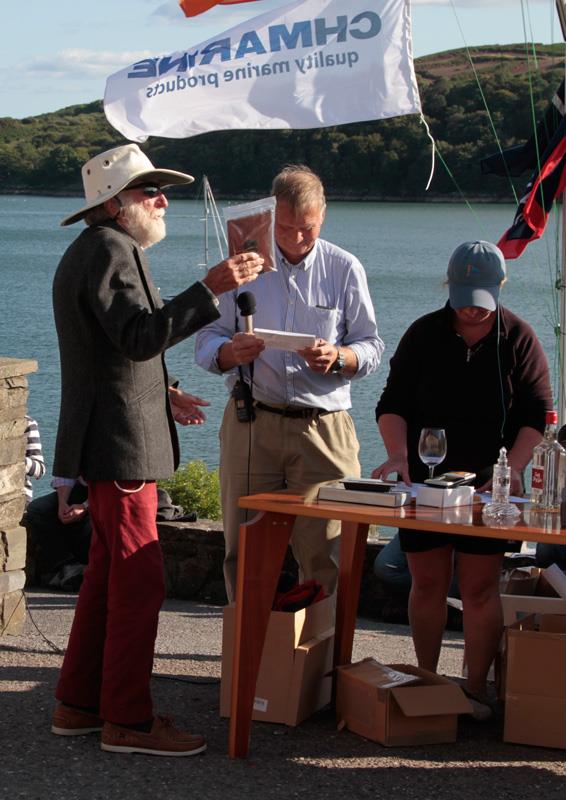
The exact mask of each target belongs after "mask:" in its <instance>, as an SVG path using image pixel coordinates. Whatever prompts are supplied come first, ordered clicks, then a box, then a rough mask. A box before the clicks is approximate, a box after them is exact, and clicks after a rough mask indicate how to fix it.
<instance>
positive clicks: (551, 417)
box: [545, 411, 558, 425]
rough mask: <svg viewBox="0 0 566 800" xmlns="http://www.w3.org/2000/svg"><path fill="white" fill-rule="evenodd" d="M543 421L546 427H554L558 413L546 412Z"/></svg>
mask: <svg viewBox="0 0 566 800" xmlns="http://www.w3.org/2000/svg"><path fill="white" fill-rule="evenodd" d="M545 419H546V424H547V425H556V424H557V422H558V411H547V412H546V417H545Z"/></svg>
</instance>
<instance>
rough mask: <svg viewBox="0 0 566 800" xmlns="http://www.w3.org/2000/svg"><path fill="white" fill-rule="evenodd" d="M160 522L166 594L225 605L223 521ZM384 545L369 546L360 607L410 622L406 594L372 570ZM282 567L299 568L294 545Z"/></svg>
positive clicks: (363, 612)
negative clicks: (398, 592) (394, 591)
mask: <svg viewBox="0 0 566 800" xmlns="http://www.w3.org/2000/svg"><path fill="white" fill-rule="evenodd" d="M157 528H158V531H159V541H160V542H161V547H162V550H163V558H164V563H165V582H166V587H167V596H168V597H178V598H181V599H186V600H188V599H191V600H202V601H203V602H205V603H212V604H215V605H224V604H225V603H226V592H225V590H224V578H223V575H222V561H223V559H224V536H223V533H222V523H221V522H211V521H210V520H199V521H198V522H159V523H158V525H157ZM381 547H383V545H382V544H379V543H374V542H368V544H367V546H366V552H365V559H364V569H363V573H362V584H361V588H360V602H359V606H358V613H359V614H360V616H363V617H367V618H370V619H387V620H388V621H390V622H407V603H406V598H401V597H394V596H392V595H391V590H390V589H389V588H388V587H387V586H386V585H385V584H384V583H383V581H381V580H379V578H377V576H376V575H375V574H374V572H373V562H374V561H375V558H376V556H377V554H378V552H379V550H380V549H381ZM283 570H284V571H285V572H287V573H290V574H292V575H295V576H296V574H297V567H296V563H295V560H294V558H293V556H292V553H291V551H290V550H288V552H287V558H286V560H285V563H284V565H283Z"/></svg>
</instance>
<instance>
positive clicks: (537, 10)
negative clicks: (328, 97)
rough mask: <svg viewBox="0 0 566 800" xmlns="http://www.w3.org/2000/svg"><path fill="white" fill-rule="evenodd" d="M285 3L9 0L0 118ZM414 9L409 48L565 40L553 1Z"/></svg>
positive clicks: (79, 99)
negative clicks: (201, 9) (206, 7)
mask: <svg viewBox="0 0 566 800" xmlns="http://www.w3.org/2000/svg"><path fill="white" fill-rule="evenodd" d="M288 1H289V0H260V2H257V3H249V4H248V3H244V4H242V5H233V6H218V7H217V8H215V9H212V10H210V11H208V12H206V13H205V14H202V15H201V16H199V17H193V18H192V19H187V18H185V16H184V15H183V13H182V12H181V10H180V9H179V6H178V2H177V0H20V2H6V0H5V2H4V4H3V5H4V8H3V9H2V11H3V14H2V48H1V49H0V117H17V118H21V117H27V116H34V115H36V114H42V113H45V112H48V111H56V110H57V109H60V108H64V107H65V106H69V105H74V104H75V103H87V102H90V101H92V100H98V99H101V98H102V96H103V94H104V86H105V83H106V78H107V76H108V75H110V74H112V73H113V72H116V71H117V70H118V69H121V68H122V67H124V66H127V65H128V64H131V63H133V62H134V61H136V60H138V59H140V58H145V57H147V56H149V55H161V54H164V53H170V52H174V51H176V50H183V49H185V48H187V47H189V46H190V45H193V44H198V43H199V42H201V41H203V40H205V39H208V38H209V37H211V36H214V35H216V34H218V33H221V32H222V31H224V30H226V29H227V28H230V27H232V26H233V25H235V24H237V23H238V22H240V21H241V20H244V19H246V18H250V17H253V16H255V15H256V14H260V13H261V12H262V11H265V10H268V9H269V8H275V7H278V6H282V5H285V4H286V3H287V2H288ZM412 16H413V50H414V54H415V56H421V55H426V54H428V53H435V52H440V51H442V50H449V49H451V48H455V47H463V46H464V44H465V43H467V44H468V45H479V44H510V43H514V42H524V41H525V36H526V38H527V40H528V41H537V42H545V43H550V42H561V41H562V32H561V30H560V26H559V23H558V20H557V15H556V12H555V0H413V13H412ZM525 29H526V31H527V33H526V34H525ZM462 34H463V35H462ZM463 36H464V38H463Z"/></svg>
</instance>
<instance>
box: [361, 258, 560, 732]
mask: <svg viewBox="0 0 566 800" xmlns="http://www.w3.org/2000/svg"><path fill="white" fill-rule="evenodd" d="M505 272H506V270H505V260H504V258H503V254H502V253H501V251H500V250H499V248H498V247H496V246H495V245H493V244H490V243H489V242H466V243H465V244H462V245H460V247H458V248H457V249H456V251H455V252H454V253H453V255H452V257H451V258H450V262H449V265H448V293H449V300H448V303H447V304H446V305H445V306H444V308H441V309H439V310H438V311H434V312H433V313H430V314H427V315H426V316H424V317H421V318H420V319H418V320H417V321H416V322H414V323H413V324H412V325H411V326H410V328H409V329H408V331H407V332H406V333H405V334H404V335H403V337H402V339H401V341H400V343H399V346H398V347H397V350H396V352H395V354H394V355H393V358H392V359H391V369H390V373H389V377H388V379H387V385H386V387H385V389H384V391H383V394H382V395H381V398H380V400H379V403H378V405H377V409H376V418H377V420H378V424H379V430H380V433H381V435H382V437H383V441H384V444H385V447H386V450H387V455H388V458H387V461H385V463H383V464H381V465H380V466H379V467H377V469H375V470H374V471H373V473H372V476H373V477H374V478H388V477H389V476H390V475H391V474H392V473H397V474H398V475H399V477H400V478H401V479H402V480H404V481H406V482H407V483H410V482H411V481H422V480H423V479H424V478H425V477H426V467H425V466H424V464H422V463H421V461H420V459H419V455H418V441H419V435H420V431H421V429H422V428H424V427H429V426H430V427H437V428H444V429H445V431H446V440H447V445H448V449H447V454H446V459H445V461H444V462H443V468H444V469H447V470H468V471H471V472H475V473H476V475H477V476H478V478H477V483H476V486H477V488H478V489H479V490H480V491H486V490H487V489H488V488H489V487H490V485H491V470H492V467H493V464H494V463H495V462H496V461H497V458H498V454H499V450H500V448H501V447H502V446H504V447H506V448H507V451H508V460H509V465H510V467H511V493H512V494H519V493H521V490H522V475H521V473H522V471H523V469H524V468H525V466H526V465H527V464H528V462H529V461H530V459H531V455H532V450H533V447H534V446H535V445H536V444H538V442H539V441H540V439H541V435H542V432H543V431H544V425H545V412H546V411H547V410H548V409H551V408H552V392H551V388H550V380H549V372H548V365H547V362H546V358H545V355H544V352H543V349H542V347H541V345H540V343H539V341H538V339H537V337H536V335H535V333H534V331H533V330H532V328H531V327H530V326H529V325H528V324H527V323H526V322H524V321H523V320H522V319H520V318H519V317H517V316H516V315H515V314H513V313H511V312H510V311H509V310H508V309H506V308H504V307H503V306H501V305H499V292H500V288H501V285H502V283H503V281H504V279H505ZM399 538H400V543H401V548H402V550H403V551H404V552H405V553H406V554H407V560H408V563H409V569H410V571H411V576H412V587H411V593H410V596H409V620H410V624H411V632H412V636H413V643H414V646H415V652H416V655H417V660H418V664H419V666H420V667H423V668H424V669H428V670H430V671H432V672H436V669H437V666H438V659H439V657H440V650H441V647H442V635H443V632H444V627H445V624H446V597H447V593H448V589H449V586H450V582H451V580H452V572H453V561H454V554H455V553H457V560H458V565H457V568H458V580H459V586H460V594H461V598H462V606H463V623H464V642H465V650H466V659H467V664H468V676H467V680H466V686H465V691H466V692H467V694H468V696H469V697H470V698H471V700H472V706H473V709H474V717H475V718H476V719H487V718H488V717H489V716H491V708H490V705H489V699H488V697H487V695H486V680H487V674H488V670H489V667H490V665H491V663H492V661H493V658H494V656H495V653H496V651H497V647H498V645H499V641H500V638H501V631H502V628H503V619H502V611H501V601H500V598H499V576H500V571H501V564H502V561H503V554H504V552H505V551H506V550H508V549H509V545H508V542H507V541H505V540H503V539H500V540H498V539H487V538H482V537H469V536H458V535H453V536H451V535H441V534H438V533H430V534H427V533H423V532H421V531H400V534H399Z"/></svg>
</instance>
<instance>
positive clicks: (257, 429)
mask: <svg viewBox="0 0 566 800" xmlns="http://www.w3.org/2000/svg"><path fill="white" fill-rule="evenodd" d="M255 413H256V419H255V421H254V422H252V423H251V424H250V423H247V422H238V420H237V419H236V409H235V405H234V401H233V400H232V399H230V401H229V402H228V405H227V406H226V409H225V411H224V418H223V420H222V426H221V428H220V487H221V494H222V516H223V522H224V538H225V541H226V555H225V559H224V580H225V583H226V593H227V595H228V601H229V602H233V601H234V599H235V592H236V564H237V558H238V537H239V526H240V523H242V522H246V515H247V514H249V513H250V512H249V511H246V510H245V509H239V508H238V498H239V497H242V496H243V495H249V494H258V493H261V492H274V491H277V490H279V489H289V490H290V491H293V492H297V493H300V494H304V495H306V496H307V497H311V498H314V497H316V494H317V492H318V489H319V487H320V485H321V484H322V483H324V482H326V481H331V480H339V479H340V478H343V477H345V476H348V475H352V476H359V475H360V464H359V461H358V452H359V449H360V447H359V444H358V439H357V436H356V431H355V428H354V423H353V422H352V418H351V417H350V415H349V414H348V412H347V411H336V412H334V413H329V414H322V415H321V416H314V417H313V418H312V419H293V418H291V417H283V416H282V415H280V414H274V413H272V412H270V411H264V410H261V409H258V408H256V409H255ZM253 514H255V512H253V513H252V516H253ZM339 534H340V523H339V522H335V521H327V520H316V519H306V518H304V517H297V519H296V522H295V526H294V528H293V533H292V536H291V546H292V549H293V554H294V556H295V558H296V560H297V563H298V565H299V575H300V580H301V581H304V580H310V579H314V580H317V581H318V582H319V583H321V584H322V586H323V587H324V588H325V589H326V591H327V592H328V593H329V594H330V593H332V592H333V591H334V589H335V587H336V581H337V577H338V555H339V539H337V538H336V537H338V536H339Z"/></svg>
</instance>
